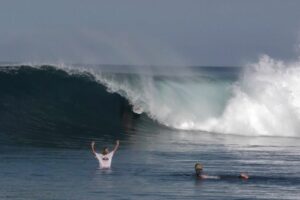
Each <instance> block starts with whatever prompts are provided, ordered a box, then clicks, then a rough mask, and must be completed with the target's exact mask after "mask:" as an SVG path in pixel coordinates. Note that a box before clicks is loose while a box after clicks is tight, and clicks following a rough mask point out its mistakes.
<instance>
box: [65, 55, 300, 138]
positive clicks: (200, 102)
mask: <svg viewBox="0 0 300 200" xmlns="http://www.w3.org/2000/svg"><path fill="white" fill-rule="evenodd" d="M62 68H63V69H65V67H62ZM80 69H81V70H82V71H88V72H90V73H91V74H93V76H95V78H96V80H97V81H98V82H100V83H101V84H103V85H105V86H106V87H107V88H108V91H110V92H116V93H118V94H120V95H122V96H123V97H125V98H126V99H128V100H129V102H130V103H131V104H132V105H133V111H134V112H136V113H139V114H141V113H143V112H144V113H146V114H147V115H148V116H149V117H151V118H152V119H153V120H155V121H157V122H159V123H160V124H163V125H166V126H168V127H171V128H175V129H182V130H203V131H208V132H218V133H226V134H241V135H249V136H251V135H253V136H254V135H264V136H282V137H285V136H288V137H298V136H299V134H300V133H299V132H300V131H299V128H300V127H299V126H300V125H299V124H300V123H299V121H300V110H299V108H300V97H299V96H300V95H299V94H300V87H299V85H300V78H299V77H300V65H299V63H298V62H291V63H288V62H283V61H277V60H274V59H272V58H270V57H268V56H262V57H261V59H260V60H259V61H258V62H257V63H253V64H249V65H247V66H245V67H243V68H241V69H239V70H235V71H234V70H231V71H230V69H227V70H225V69H226V68H224V69H223V70H222V68H218V69H217V70H213V69H214V67H211V69H210V70H209V71H205V70H201V68H199V70H198V71H193V70H192V69H190V68H186V69H185V71H186V72H185V73H184V75H182V70H178V72H176V69H175V70H174V69H173V70H171V71H172V72H170V74H171V75H169V76H165V77H159V78H158V77H155V76H153V73H158V74H159V72H157V71H156V72H151V70H150V74H149V71H148V75H145V74H143V72H142V73H141V72H140V73H137V74H136V76H135V77H134V78H133V77H130V76H126V77H122V78H120V76H117V75H116V74H107V73H102V72H99V71H94V70H92V71H91V69H87V68H80ZM232 71H234V72H232ZM151 73H152V75H151ZM228 73H231V76H228Z"/></svg>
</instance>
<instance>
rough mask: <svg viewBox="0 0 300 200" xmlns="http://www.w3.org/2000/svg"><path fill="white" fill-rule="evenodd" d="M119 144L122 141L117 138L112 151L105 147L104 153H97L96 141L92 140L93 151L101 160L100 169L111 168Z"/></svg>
mask: <svg viewBox="0 0 300 200" xmlns="http://www.w3.org/2000/svg"><path fill="white" fill-rule="evenodd" d="M119 145H120V142H119V140H117V141H116V145H115V148H114V149H113V150H112V151H111V152H109V150H108V148H107V147H104V148H103V151H102V153H97V152H96V151H95V142H94V141H92V143H91V146H92V152H93V153H94V155H95V157H96V158H97V159H98V161H99V165H100V169H110V166H111V161H112V158H113V156H114V153H115V152H116V151H117V149H118V147H119Z"/></svg>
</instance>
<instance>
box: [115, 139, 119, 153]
mask: <svg viewBox="0 0 300 200" xmlns="http://www.w3.org/2000/svg"><path fill="white" fill-rule="evenodd" d="M119 145H120V141H119V140H117V141H116V145H115V148H114V150H113V151H114V152H116V151H117V150H118V148H119Z"/></svg>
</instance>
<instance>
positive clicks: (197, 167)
mask: <svg viewBox="0 0 300 200" xmlns="http://www.w3.org/2000/svg"><path fill="white" fill-rule="evenodd" d="M202 170H203V165H202V164H200V163H196V164H195V172H196V175H197V176H200V175H201V173H202Z"/></svg>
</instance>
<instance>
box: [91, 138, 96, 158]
mask: <svg viewBox="0 0 300 200" xmlns="http://www.w3.org/2000/svg"><path fill="white" fill-rule="evenodd" d="M91 147H92V152H93V154H95V155H96V151H95V142H94V141H92V143H91Z"/></svg>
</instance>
